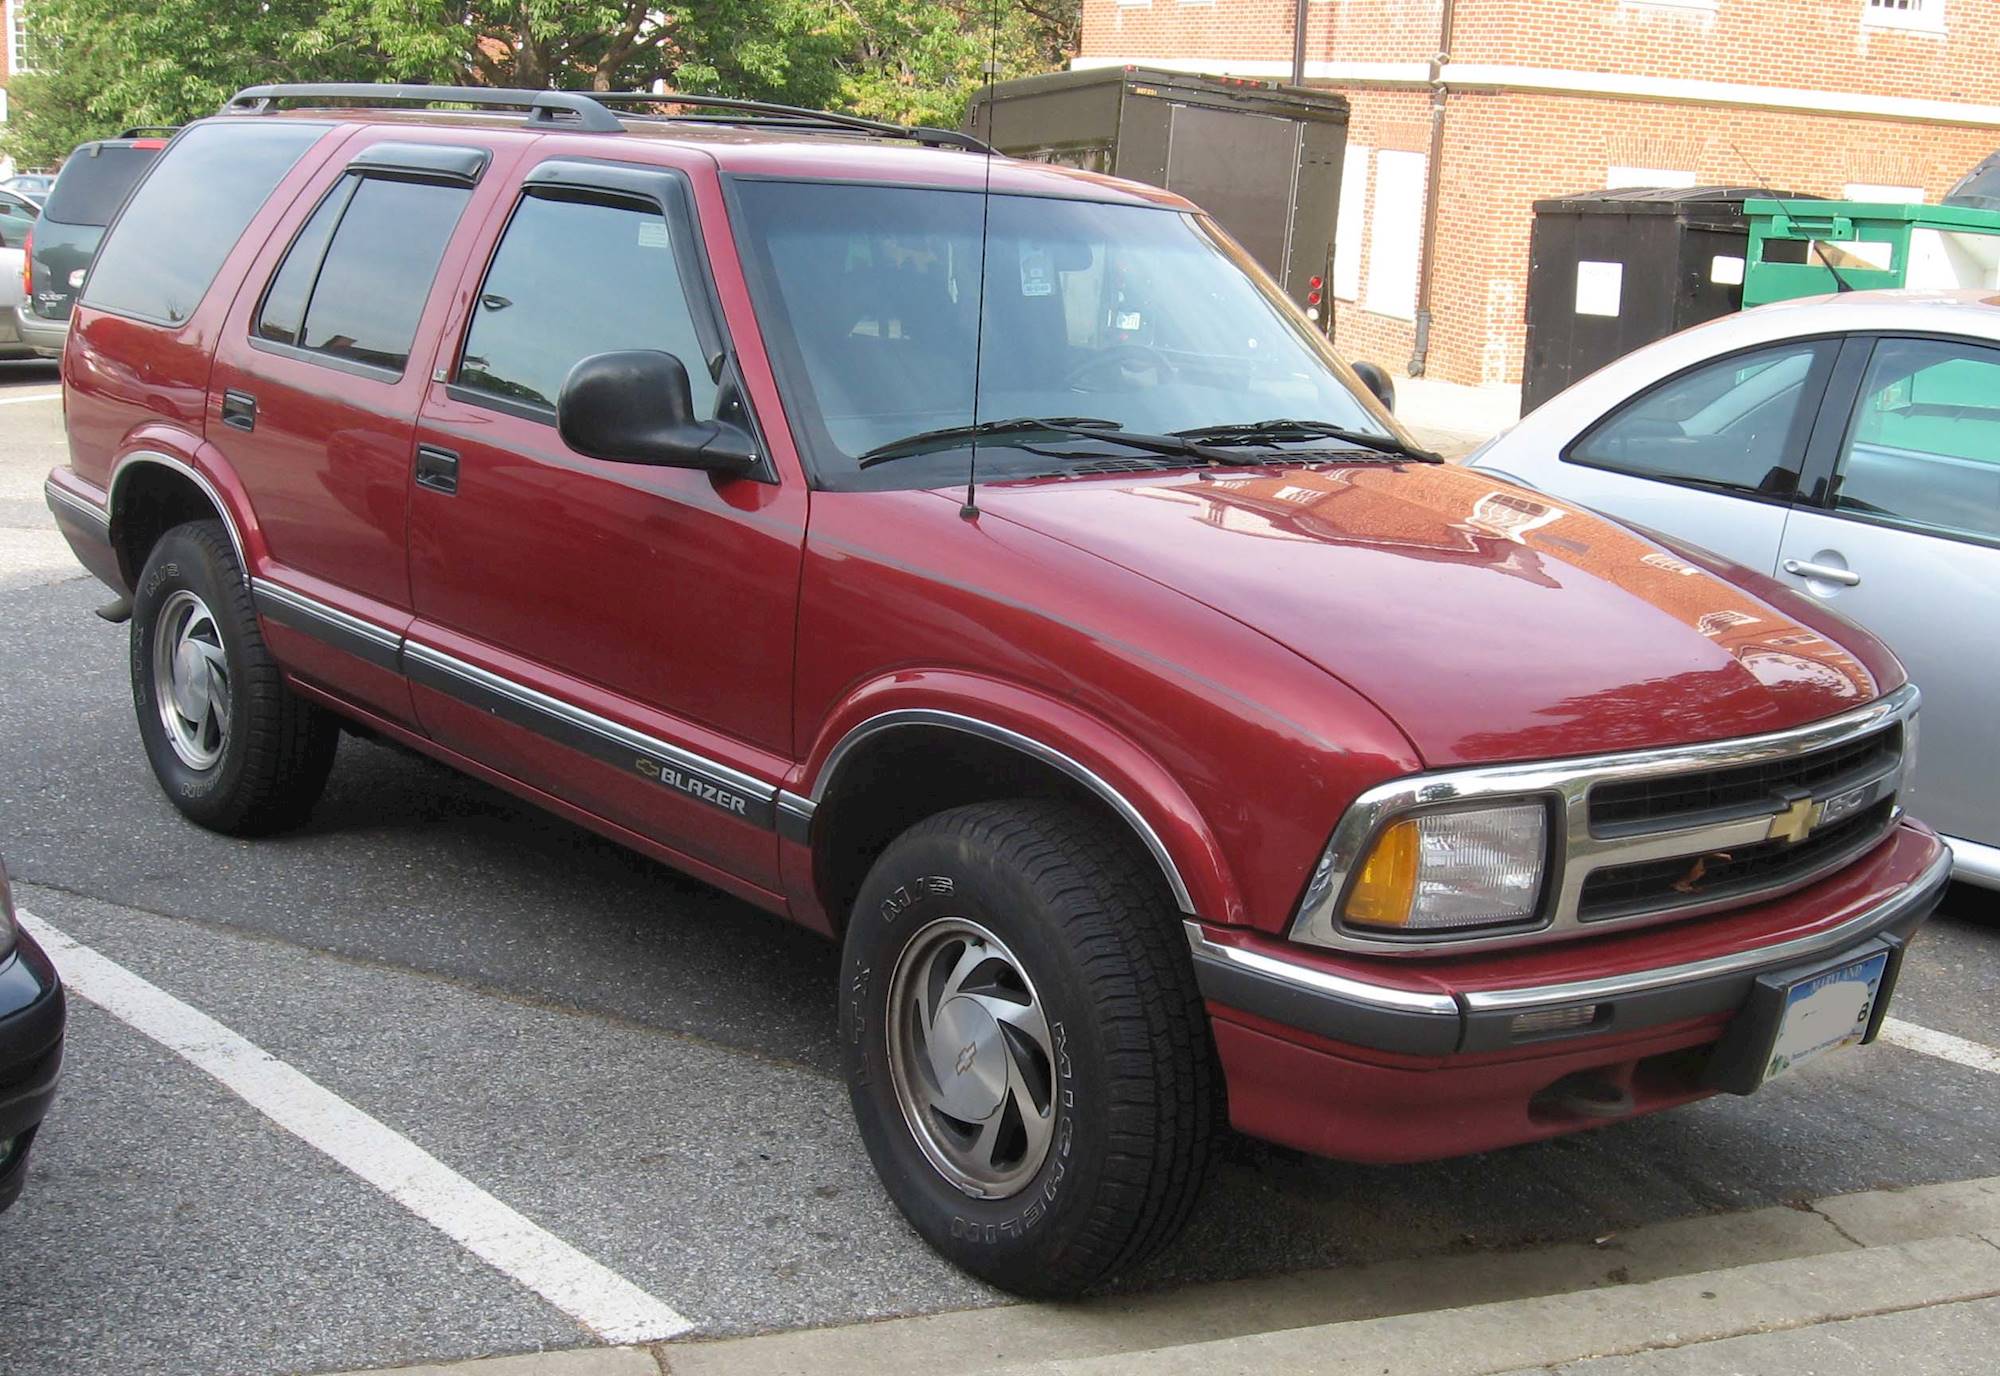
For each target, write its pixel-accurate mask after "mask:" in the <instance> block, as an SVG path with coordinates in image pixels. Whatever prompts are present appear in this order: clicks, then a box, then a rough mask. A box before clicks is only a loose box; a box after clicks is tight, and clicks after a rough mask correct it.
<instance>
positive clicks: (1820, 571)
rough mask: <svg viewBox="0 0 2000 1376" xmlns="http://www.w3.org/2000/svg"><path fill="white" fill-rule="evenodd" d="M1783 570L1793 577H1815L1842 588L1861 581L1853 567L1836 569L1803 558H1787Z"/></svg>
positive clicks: (1829, 565)
mask: <svg viewBox="0 0 2000 1376" xmlns="http://www.w3.org/2000/svg"><path fill="white" fill-rule="evenodd" d="M1785 572H1786V573H1789V574H1791V575H1792V576H1793V577H1795V578H1817V579H1819V580H1820V581H1821V582H1824V583H1838V584H1840V586H1842V587H1843V588H1851V587H1853V586H1854V585H1855V584H1856V583H1859V582H1860V581H1861V575H1860V574H1858V573H1856V572H1855V571H1854V570H1853V569H1837V568H1834V567H1833V566H1832V565H1831V564H1815V563H1812V562H1810V561H1808V560H1805V559H1787V560H1786V561H1785Z"/></svg>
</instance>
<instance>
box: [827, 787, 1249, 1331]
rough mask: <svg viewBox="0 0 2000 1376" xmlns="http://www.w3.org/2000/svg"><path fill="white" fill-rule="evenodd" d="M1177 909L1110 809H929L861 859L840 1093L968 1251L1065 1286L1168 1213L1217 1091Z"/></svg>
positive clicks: (982, 1263) (1074, 1287) (1097, 1274)
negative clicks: (873, 855)
mask: <svg viewBox="0 0 2000 1376" xmlns="http://www.w3.org/2000/svg"><path fill="white" fill-rule="evenodd" d="M1179 926H1180V924H1179V922H1178V920H1177V918H1176V915H1175V914H1174V913H1173V912H1172V910H1171V905H1170V904H1168V903H1167V902H1166V901H1165V895H1164V892H1163V891H1162V886H1161V884H1160V882H1159V880H1158V877H1157V875H1155V874H1153V873H1152V872H1151V871H1150V870H1149V868H1148V867H1147V866H1146V864H1145V863H1143V862H1142V861H1141V860H1140V859H1139V858H1138V857H1137V856H1135V855H1134V853H1133V851H1132V847H1131V846H1130V844H1129V840H1128V838H1127V837H1125V836H1124V835H1123V834H1122V833H1121V832H1120V830H1119V829H1118V827H1117V826H1116V824H1115V823H1113V822H1111V821H1109V820H1107V819H1102V818H1099V817H1097V816H1095V815H1093V814H1091V813H1088V812H1085V811H1082V810H1080V809H1077V808H1074V807H1071V806H1068V805H1066V804H1060V803H1053V802H1044V801H1036V800H1021V801H1013V802H1002V803H982V804H975V805H972V806H968V807H961V808H955V809H953V810H951V811H949V812H944V813H940V814H938V815H937V816H935V817H932V818H930V819H928V820H926V821H924V822H921V823H919V824H918V825H916V826H915V827H913V828H911V829H910V830H909V831H907V832H905V833H904V834H903V835H902V836H900V837H898V838H897V839H896V840H895V841H894V842H892V843H891V844H890V845H889V847H888V849H887V850H885V851H884V852H883V854H882V856H881V858H880V859H879V860H878V861H877V862H876V864H875V866H874V868H873V869H872V870H871V871H870V873H869V875H868V878H867V880H866V881H865V882H864V884H863V886H862V889H861V893H860V895H859V897H858V899H857V901H856V904H855V908H854V914H853V918H852V920H851V921H850V923H849V925H848V930H847V936H846V942H845V948H844V953H843V964H842V973H843V986H842V1001H841V1032H842V1043H843V1046H844V1048H845V1054H846V1062H847V1064H846V1069H847V1076H848V1085H849V1093H850V1096H851V1098H852V1100H853V1105H854V1112H855V1116H856V1119H857V1121H858V1122H859V1125H860V1129H861V1134H862V1138H863V1140H864V1141H865V1142H866V1144H867V1147H868V1152H869V1155H870V1157H871V1158H873V1160H874V1163H875V1168H876V1171H877V1172H878V1173H879V1174H880V1175H881V1177H882V1181H883V1184H884V1186H885V1187H886V1188H887V1189H888V1192H889V1195H890V1197H891V1198H892V1199H894V1200H895V1202H896V1204H897V1206H898V1207H899V1208H900V1209H901V1210H902V1211H903V1214H904V1215H905V1217H907V1218H908V1219H909V1220H910V1222H911V1224H912V1225H913V1226H915V1228H916V1229H917V1231H918V1232H919V1233H921V1234H922V1235H923V1237H924V1238H925V1239H926V1240H927V1241H928V1242H929V1243H930V1244H931V1245H932V1246H933V1247H935V1248H937V1250H938V1251H940V1252H942V1253H943V1254H944V1255H945V1256H946V1257H947V1258H949V1259H950V1260H951V1261H953V1262H954V1263H956V1264H957V1265H958V1266H960V1267H962V1268H963V1269H964V1270H966V1271H969V1272H971V1273H972V1274H973V1275H975V1276H978V1277H979V1278H981V1279H983V1280H986V1281H989V1282H991V1283H992V1284H994V1285H997V1286H1000V1287H1001V1288H1002V1289H1006V1290H1010V1291H1013V1292H1015V1293H1017V1294H1023V1295H1036V1296H1068V1295H1075V1294H1078V1293H1081V1292H1083V1291H1086V1290H1088V1289H1090V1288H1091V1287H1093V1286H1095V1285H1097V1284H1098V1283H1100V1282H1102V1281H1104V1280H1106V1279H1108V1278H1109V1277H1110V1276H1111V1275H1113V1274H1114V1273H1116V1272H1118V1271H1120V1270H1123V1269H1126V1268H1128V1267H1130V1266H1133V1265H1135V1264H1137V1263H1139V1262H1140V1261H1143V1260H1144V1259H1145V1258H1146V1257H1148V1256H1150V1255H1152V1254H1153V1253H1154V1252H1156V1251H1158V1250H1159V1249H1160V1248H1161V1247H1163V1246H1164V1245H1165V1244H1166V1243H1167V1242H1168V1241H1170V1240H1171V1239H1172V1238H1173V1236H1174V1235H1175V1234H1176V1233H1177V1232H1178V1231H1179V1230H1180V1227H1181V1225H1182V1224H1183V1223H1184V1222H1185V1221H1186V1218H1187V1215H1188V1213H1189V1211H1190V1210H1191V1209H1192V1207H1193V1205H1194V1201H1195V1197H1196V1194H1197V1192H1198V1190H1199V1188H1200V1185H1201V1181H1202V1177H1203V1174H1204V1168H1205V1165H1206V1159H1207V1151H1208V1140H1209V1136H1210V1133H1211V1129H1212V1125H1213V1123H1214V1120H1215V1115H1216V1097H1217V1093H1218V1090H1217V1075H1216V1069H1215V1058H1214V1050H1213V1047H1212V1045H1211V1043H1210V1040H1209V1035H1208V1025H1207V1020H1206V1016H1205V1014H1204V1013H1203V1010H1202V1004H1201V997H1200V995H1199V993H1198V992H1197V991H1196V989H1195V984H1194V972H1193V968H1192V965H1191V963H1190V962H1189V960H1188V957H1187V953H1186V949H1185V947H1184V946H1183V945H1182V944H1181V943H1180V941H1179V939H1178V938H1179Z"/></svg>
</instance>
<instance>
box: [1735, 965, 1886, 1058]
mask: <svg viewBox="0 0 2000 1376" xmlns="http://www.w3.org/2000/svg"><path fill="white" fill-rule="evenodd" d="M1888 968H1889V953H1888V952H1887V951H1877V952H1875V953H1874V954H1873V955H1869V956H1864V957H1863V958H1862V959H1860V960H1857V961H1854V962H1853V963H1852V964H1849V965H1843V966H1841V967H1839V968H1838V969H1835V970H1824V971H1821V972H1820V973H1819V974H1816V975H1808V976H1806V977H1805V978H1803V979H1801V980H1799V981H1797V982H1796V983H1794V984H1793V985H1791V986H1790V987H1789V988H1788V989H1786V990H1785V1007H1784V1014H1783V1016H1781V1017H1780V1018H1779V1019H1778V1031H1777V1035H1776V1036H1774V1037H1773V1038H1772V1039H1771V1054H1770V1055H1769V1056H1768V1057H1766V1058H1765V1061H1764V1079H1766V1080H1770V1079H1773V1078H1775V1077H1776V1076H1779V1075H1782V1074H1784V1073H1785V1072H1786V1071H1787V1070H1796V1069H1798V1068H1799V1067H1800V1066H1802V1065H1804V1064H1806V1063H1807V1062H1808V1061H1815V1060H1818V1059H1819V1058H1820V1057H1821V1056H1824V1055H1825V1054H1826V1053H1827V1052H1829V1051H1838V1050H1839V1049H1840V1048H1841V1047H1843V1046H1853V1045H1854V1044H1855V1043H1857V1042H1859V1041H1860V1040H1861V1039H1862V1038H1863V1037H1865V1036H1867V1035H1868V1024H1869V1022H1870V1020H1871V1019H1872V1017H1873V1015H1874V1012H1875V1002H1876V1000H1877V999H1879V998H1881V997H1883V996H1884V994H1885V993H1886V991H1885V990H1884V989H1883V987H1882V985H1883V979H1884V976H1885V975H1886V974H1887V972H1888Z"/></svg>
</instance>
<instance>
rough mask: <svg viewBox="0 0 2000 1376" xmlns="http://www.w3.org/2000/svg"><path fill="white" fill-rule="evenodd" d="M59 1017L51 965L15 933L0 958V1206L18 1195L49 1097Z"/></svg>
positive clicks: (57, 984) (59, 1046)
mask: <svg viewBox="0 0 2000 1376" xmlns="http://www.w3.org/2000/svg"><path fill="white" fill-rule="evenodd" d="M65 1017H66V1009H65V1006H64V1001H63V989H62V981H61V980H59V979H58V978H57V977H56V970H55V966H54V965H53V964H52V963H51V962H50V960H49V958H48V957H47V956H46V955H45V954H43V952H42V949H41V947H39V946H37V945H36V944H35V942H34V939H33V938H32V937H30V936H29V935H28V934H27V933H26V932H23V933H21V938H20V945H19V946H18V947H17V948H16V950H15V952H14V954H13V955H11V956H9V957H8V958H7V960H6V961H5V962H0V1209H5V1208H6V1207H7V1206H8V1205H10V1204H12V1203H13V1202H14V1200H15V1199H16V1198H17V1197H19V1195H20V1193H21V1185H22V1182H23V1181H24V1180H25V1179H26V1177H27V1174H28V1147H29V1145H30V1144H31V1143H32V1142H33V1141H34V1136H35V1131H36V1129H37V1128H39V1127H40V1126H41V1122H42V1119H43V1117H44V1116H46V1115H47V1113H48V1111H49V1105H50V1104H51V1103H52V1102H53V1101H54V1100H55V1096H56V1080H57V1078H58V1076H59V1075H60V1073H61V1070H62V1053H63V1026H64V1022H65Z"/></svg>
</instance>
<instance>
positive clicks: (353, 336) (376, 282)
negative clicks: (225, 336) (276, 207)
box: [257, 176, 472, 372]
mask: <svg viewBox="0 0 2000 1376" xmlns="http://www.w3.org/2000/svg"><path fill="white" fill-rule="evenodd" d="M342 185H343V186H346V187H348V188H351V189H349V190H348V191H347V193H346V194H345V195H344V196H343V195H342V194H341V188H340V187H336V188H335V190H334V191H333V192H332V193H331V194H329V195H328V197H327V198H326V200H325V201H323V202H321V204H320V207H319V209H318V210H316V211H314V212H313V217H312V219H311V220H308V221H307V222H306V226H305V228H304V229H303V230H301V231H300V232H299V237H298V238H297V239H296V240H295V241H294V242H293V244H292V249H291V252H290V253H288V254H286V256H285V261H284V262H283V263H282V264H280V265H279V267H278V272H277V275H276V276H275V277H273V278H272V279H271V288H270V291H269V292H268V293H267V294H266V295H265V298H264V308H263V310H262V312H260V314H259V317H258V322H257V333H258V334H259V335H261V336H263V337H264V338H266V339H271V340H274V341H276V342H278V343H281V344H296V345H298V346H299V347H300V348H304V349H310V350H312V351H313V352H315V353H323V354H327V355H329V356H331V357H334V358H343V359H346V360H348V361H349V362H352V363H364V364H368V365H369V366H371V367H376V368H385V369H388V370H390V371H392V372H401V371H402V370H403V365H404V364H405V363H407V362H408V361H409V357H410V343H411V341H412V340H413V339H414V338H415V336H416V332H417V317H418V316H420V315H422V314H423V311H424V302H425V301H426V300H427V299H429V297H430V293H431V283H432V282H433V281H434V280H435V279H436V277H437V269H438V262H439V260H441V259H442V258H443V257H444V249H445V244H446V243H447V242H448V241H449V240H450V238H451V232H452V229H453V228H454V227H455V226H456V225H457V224H458V217H459V214H460V212H462V211H463V210H464V209H465V203H466V202H467V201H468V200H470V199H471V197H472V190H471V188H470V187H464V186H444V185H440V184H437V183H434V182H413V181H398V180H391V179H388V178H384V177H357V176H349V177H347V178H346V179H344V181H343V183H342Z"/></svg>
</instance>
